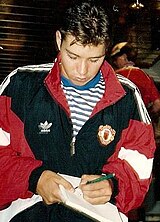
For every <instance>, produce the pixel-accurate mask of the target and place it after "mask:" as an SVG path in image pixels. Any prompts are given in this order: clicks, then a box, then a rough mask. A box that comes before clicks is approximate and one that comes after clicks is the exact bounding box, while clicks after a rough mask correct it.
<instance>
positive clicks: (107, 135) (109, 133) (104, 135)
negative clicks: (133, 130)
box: [98, 125, 116, 146]
mask: <svg viewBox="0 0 160 222" xmlns="http://www.w3.org/2000/svg"><path fill="white" fill-rule="evenodd" d="M115 134H116V131H115V130H114V129H112V127H111V126H109V125H105V126H102V125H101V126H99V129H98V140H99V142H100V143H101V144H102V145H103V146H107V145H108V144H109V143H111V142H112V141H113V140H114V137H115Z"/></svg>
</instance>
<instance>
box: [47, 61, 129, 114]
mask: <svg viewBox="0 0 160 222" xmlns="http://www.w3.org/2000/svg"><path fill="white" fill-rule="evenodd" d="M59 63H60V58H59V57H58V59H57V61H56V62H55V64H54V66H53V68H52V70H51V71H50V73H49V74H48V76H47V77H46V79H45V84H46V87H47V89H48V90H49V92H50V94H51V95H52V97H54V98H55V99H56V100H57V102H58V103H59V104H60V105H61V106H62V107H63V109H64V110H65V111H66V112H67V113H68V115H70V110H69V106H68V103H67V100H66V97H65V94H64V92H63V90H62V88H61V84H60V83H61V78H60V69H59ZM101 71H102V74H103V77H104V81H105V84H106V90H105V93H104V96H103V97H102V99H101V100H100V101H99V102H98V103H97V104H96V106H95V108H94V110H93V112H92V115H91V116H93V115H95V114H96V113H97V112H99V111H100V110H102V109H103V108H105V107H107V106H110V105H111V104H113V103H115V102H117V101H118V100H119V99H120V98H121V97H123V96H124V95H125V91H124V89H123V87H122V86H121V84H120V82H119V81H118V79H117V77H116V74H115V72H114V70H113V69H112V67H111V66H110V65H109V63H107V62H106V61H104V63H103V64H102V67H101Z"/></svg>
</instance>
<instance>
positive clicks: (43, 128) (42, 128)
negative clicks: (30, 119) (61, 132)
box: [38, 120, 52, 134]
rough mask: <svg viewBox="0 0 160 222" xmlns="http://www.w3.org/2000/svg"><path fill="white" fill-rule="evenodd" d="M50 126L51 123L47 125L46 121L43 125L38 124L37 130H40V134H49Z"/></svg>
mask: <svg viewBox="0 0 160 222" xmlns="http://www.w3.org/2000/svg"><path fill="white" fill-rule="evenodd" d="M51 126H52V123H48V121H47V120H46V121H45V122H44V123H40V124H39V125H38V128H39V129H40V133H41V134H43V133H50V128H51Z"/></svg>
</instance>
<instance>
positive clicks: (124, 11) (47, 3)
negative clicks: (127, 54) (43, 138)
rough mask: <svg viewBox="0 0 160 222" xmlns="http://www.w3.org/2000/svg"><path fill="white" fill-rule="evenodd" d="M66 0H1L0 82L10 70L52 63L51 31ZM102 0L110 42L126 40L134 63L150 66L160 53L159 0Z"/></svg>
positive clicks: (52, 32) (52, 31)
mask: <svg viewBox="0 0 160 222" xmlns="http://www.w3.org/2000/svg"><path fill="white" fill-rule="evenodd" d="M69 2H70V1H69V0H26V1H22V0H0V83H1V82H2V80H3V79H4V78H5V76H6V75H8V74H9V73H10V72H11V71H12V70H13V69H15V68H17V67H19V66H24V65H28V64H41V63H47V62H52V61H53V59H54V57H55V55H56V50H55V45H54V33H55V31H56V29H57V27H58V22H59V19H61V17H63V10H64V9H65V7H66V6H67V4H68V3H69ZM135 2H137V1H135V0H104V1H103V3H104V4H105V5H106V6H107V8H108V11H109V16H110V20H111V24H112V26H111V27H112V28H111V34H112V43H113V44H115V43H118V42H121V41H128V42H130V43H132V45H133V46H134V47H135V48H136V49H137V50H138V58H137V64H138V65H139V66H140V67H142V68H150V67H152V66H153V65H154V64H155V63H156V62H157V61H158V60H159V56H160V0H140V1H139V2H140V3H142V4H143V5H144V7H142V8H140V9H133V8H132V7H131V5H132V4H133V3H135Z"/></svg>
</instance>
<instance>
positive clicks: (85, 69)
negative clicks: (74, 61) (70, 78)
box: [77, 61, 88, 76]
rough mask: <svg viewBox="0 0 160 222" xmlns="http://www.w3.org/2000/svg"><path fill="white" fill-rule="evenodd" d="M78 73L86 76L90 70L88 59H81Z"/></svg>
mask: <svg viewBox="0 0 160 222" xmlns="http://www.w3.org/2000/svg"><path fill="white" fill-rule="evenodd" d="M77 71H78V73H79V74H80V75H81V76H85V75H86V73H87V72H88V64H87V61H80V62H79V64H78V70H77Z"/></svg>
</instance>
